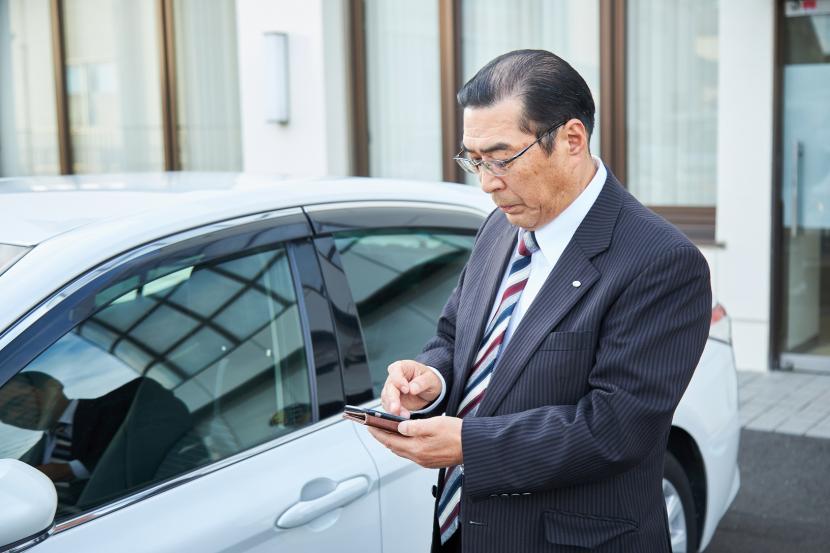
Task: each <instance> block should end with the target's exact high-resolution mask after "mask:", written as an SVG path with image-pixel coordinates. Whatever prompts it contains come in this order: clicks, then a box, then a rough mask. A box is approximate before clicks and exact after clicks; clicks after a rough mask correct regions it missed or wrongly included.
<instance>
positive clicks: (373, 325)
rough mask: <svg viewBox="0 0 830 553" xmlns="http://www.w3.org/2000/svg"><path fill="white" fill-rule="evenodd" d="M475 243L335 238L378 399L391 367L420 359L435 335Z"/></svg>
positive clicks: (365, 235) (452, 236) (402, 235)
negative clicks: (400, 362) (418, 357)
mask: <svg viewBox="0 0 830 553" xmlns="http://www.w3.org/2000/svg"><path fill="white" fill-rule="evenodd" d="M473 242H474V236H472V235H465V234H459V233H455V232H447V231H427V230H424V231H411V230H367V231H360V232H344V233H338V234H335V243H336V244H337V249H338V251H339V253H340V258H341V260H342V263H343V268H344V271H345V273H346V278H347V279H348V281H349V286H350V288H351V289H352V294H353V296H354V300H355V303H356V304H357V312H358V316H359V317H360V325H361V328H362V330H363V339H364V341H365V344H366V354H367V356H368V360H369V369H370V371H371V374H372V388H373V391H374V395H375V397H379V395H380V390H381V388H382V387H383V383H384V381H385V380H386V375H387V370H386V369H387V367H388V366H389V364H390V363H392V362H393V361H396V360H398V359H411V358H413V357H415V356H416V355H418V354H419V353H420V352H421V350H422V348H423V347H424V344H425V343H426V341H427V340H428V339H429V338H430V337H431V336H432V335H433V334H434V333H435V328H436V323H437V322H438V317H439V316H440V314H441V310H442V309H443V307H444V303H445V302H446V301H447V298H448V297H449V295H450V293H451V292H452V290H453V288H454V287H455V285H456V284H457V282H458V276H459V275H460V274H461V269H462V268H463V267H464V264H465V263H466V262H467V258H468V257H469V256H470V251H471V250H472V247H473Z"/></svg>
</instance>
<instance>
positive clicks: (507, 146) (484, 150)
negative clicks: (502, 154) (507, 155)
mask: <svg viewBox="0 0 830 553" xmlns="http://www.w3.org/2000/svg"><path fill="white" fill-rule="evenodd" d="M512 149H513V147H512V146H511V145H510V144H506V143H505V142H497V143H495V144H493V145H492V146H488V147H486V148H482V149H481V150H475V152H474V153H480V154H489V153H492V152H499V151H502V150H505V151H508V150H512ZM461 151H462V152H473V150H470V149H469V148H468V147H467V146H465V145H464V143H463V142H461Z"/></svg>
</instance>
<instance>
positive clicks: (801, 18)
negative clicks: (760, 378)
mask: <svg viewBox="0 0 830 553" xmlns="http://www.w3.org/2000/svg"><path fill="white" fill-rule="evenodd" d="M782 32H783V36H782V39H783V64H784V65H783V71H782V79H783V83H782V85H783V86H782V89H783V105H782V131H783V137H782V148H781V152H782V154H781V155H782V156H783V159H782V163H781V168H782V174H781V175H780V178H781V180H780V182H781V194H782V196H781V200H782V205H783V211H784V212H783V214H782V215H783V216H782V221H783V227H784V228H783V232H782V248H781V251H782V257H781V263H783V267H782V275H783V283H782V284H783V286H782V297H781V298H780V301H782V302H783V305H782V310H781V313H782V316H783V320H782V325H781V336H780V340H781V342H780V344H779V346H780V351H781V352H782V354H781V366H782V367H788V368H796V369H810V370H821V371H828V372H830V0H813V1H804V0H801V1H787V2H785V8H784V21H783V25H782Z"/></svg>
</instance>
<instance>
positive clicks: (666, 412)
mask: <svg viewBox="0 0 830 553" xmlns="http://www.w3.org/2000/svg"><path fill="white" fill-rule="evenodd" d="M711 297H712V296H711V287H710V279H709V267H708V265H707V263H706V260H705V258H704V257H703V255H702V254H701V253H700V251H699V250H698V249H697V248H696V247H694V246H691V245H689V246H685V245H684V246H680V247H676V248H674V249H672V250H668V251H667V252H665V253H663V254H661V255H660V257H658V258H657V259H656V260H655V261H654V262H652V263H651V265H649V266H648V267H647V268H646V269H644V270H643V271H642V272H641V273H640V274H639V275H638V276H637V277H636V278H635V279H634V280H633V281H632V282H631V283H630V284H629V285H628V286H627V287H626V288H625V289H624V290H623V292H622V293H621V295H620V296H619V297H618V298H617V300H616V301H615V302H614V303H613V304H612V306H611V307H610V309H609V310H608V312H607V314H606V316H605V318H604V320H603V323H602V325H601V328H600V336H599V339H598V344H597V351H596V357H595V359H594V365H593V367H592V368H591V370H590V373H589V376H588V388H589V390H590V391H589V392H588V393H587V394H586V395H585V396H583V397H582V398H581V399H580V400H579V402H578V403H577V404H576V405H551V406H545V407H540V408H536V409H533V410H529V411H525V412H521V413H513V414H509V415H500V416H494V417H481V418H478V417H472V418H467V419H465V420H464V424H463V425H462V431H461V434H462V440H461V441H462V449H463V456H464V467H465V471H464V487H465V490H466V492H467V493H468V494H470V495H471V496H472V497H473V498H476V497H485V496H488V495H490V494H494V493H517V492H518V493H523V492H533V491H541V490H548V489H552V488H557V487H563V486H569V485H573V484H578V483H584V482H588V481H592V480H597V479H602V478H607V477H609V476H612V475H614V474H618V473H621V472H624V471H626V470H628V469H630V468H632V467H633V466H636V465H637V464H639V463H640V462H641V461H642V460H643V459H644V458H645V457H646V456H647V455H648V454H649V453H650V452H651V451H653V449H654V448H655V447H657V446H660V447H662V440H663V439H664V438H665V436H666V433H667V431H668V430H669V428H670V426H671V420H672V417H673V415H674V410H675V408H676V407H677V404H678V403H679V402H680V398H681V397H682V395H683V392H684V391H685V389H686V387H687V386H688V384H689V381H690V380H691V378H692V374H693V373H694V370H695V367H696V366H697V363H698V361H699V359H700V356H701V354H702V352H703V348H704V346H705V344H706V339H707V336H708V332H709V322H710V317H711V305H712V299H711Z"/></svg>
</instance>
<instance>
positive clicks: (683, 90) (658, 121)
mask: <svg viewBox="0 0 830 553" xmlns="http://www.w3.org/2000/svg"><path fill="white" fill-rule="evenodd" d="M626 6H627V21H626V23H627V30H626V36H627V44H626V49H627V56H626V59H627V64H626V82H627V90H626V98H627V100H626V103H627V113H626V118H627V129H626V134H627V137H626V148H627V152H628V154H627V172H628V176H627V179H626V180H627V182H626V184H627V185H628V188H629V190H630V191H631V192H632V193H633V194H634V195H635V196H637V198H638V199H639V200H640V201H641V202H643V203H645V204H648V205H651V206H709V207H713V206H714V205H715V192H716V182H717V121H718V118H717V111H718V0H684V1H680V2H664V1H662V0H628V2H627V3H626Z"/></svg>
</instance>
